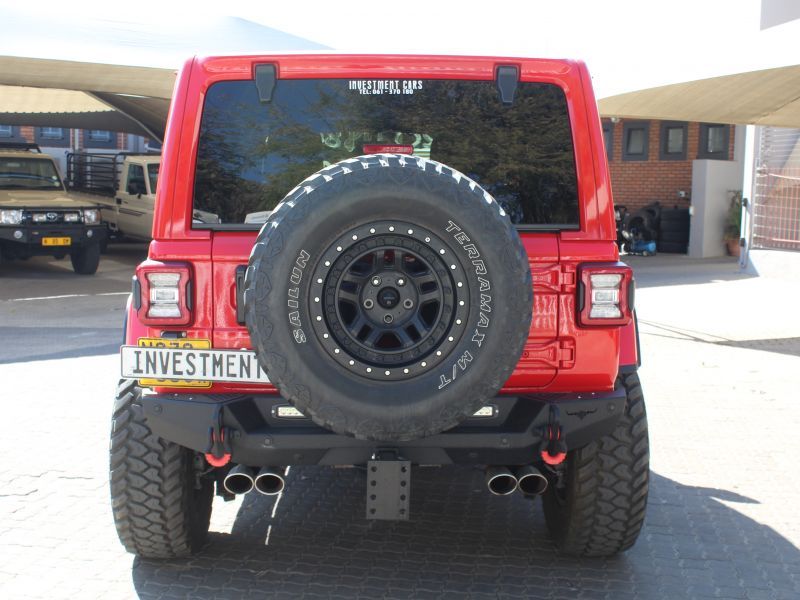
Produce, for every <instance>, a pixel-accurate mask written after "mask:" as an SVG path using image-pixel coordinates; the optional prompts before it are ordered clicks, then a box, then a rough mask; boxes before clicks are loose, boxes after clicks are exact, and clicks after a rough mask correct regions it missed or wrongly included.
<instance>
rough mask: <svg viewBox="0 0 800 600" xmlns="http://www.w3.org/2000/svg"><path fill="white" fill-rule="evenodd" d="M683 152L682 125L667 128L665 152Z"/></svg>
mask: <svg viewBox="0 0 800 600" xmlns="http://www.w3.org/2000/svg"><path fill="white" fill-rule="evenodd" d="M681 152H683V127H668V128H667V153H668V154H680V153H681Z"/></svg>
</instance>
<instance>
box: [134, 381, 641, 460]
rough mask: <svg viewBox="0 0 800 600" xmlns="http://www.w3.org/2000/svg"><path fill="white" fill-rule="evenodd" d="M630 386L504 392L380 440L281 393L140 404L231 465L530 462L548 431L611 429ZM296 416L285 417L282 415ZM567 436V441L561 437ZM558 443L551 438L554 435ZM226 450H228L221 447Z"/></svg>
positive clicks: (592, 433)
mask: <svg viewBox="0 0 800 600" xmlns="http://www.w3.org/2000/svg"><path fill="white" fill-rule="evenodd" d="M625 400H626V398H625V390H624V388H622V387H617V389H615V390H613V391H611V392H602V393H582V394H542V395H525V396H497V397H495V398H493V399H492V400H491V401H490V402H487V403H486V406H487V407H491V411H489V410H488V409H487V410H484V411H482V412H485V413H487V414H488V413H489V412H491V416H481V417H478V416H475V417H471V418H469V419H467V420H465V421H464V422H463V423H461V424H460V425H459V426H458V427H455V428H453V429H451V430H449V431H446V432H443V433H440V434H438V435H434V436H430V437H427V438H423V439H418V440H412V441H407V442H386V443H381V442H373V441H364V440H357V439H354V438H351V437H347V436H344V435H339V434H336V433H333V432H331V431H329V430H327V429H324V428H322V427H319V426H317V425H315V424H314V423H313V422H312V421H311V420H310V419H308V418H305V417H303V416H302V415H299V414H298V413H296V412H295V411H293V410H292V409H291V408H290V407H289V405H288V404H287V402H286V400H284V399H283V398H281V397H280V396H276V395H241V396H239V395H204V394H202V393H181V394H145V395H143V396H142V398H141V410H142V411H143V414H144V416H145V417H146V419H147V423H148V425H149V426H150V428H151V429H152V431H153V432H154V433H155V434H156V435H158V436H159V437H161V438H164V439H166V440H169V441H172V442H175V443H177V444H180V445H181V446H185V447H187V448H190V449H192V450H196V451H198V452H203V453H208V452H209V451H210V450H213V449H214V448H217V449H219V448H221V447H222V445H220V444H219V439H217V440H216V442H217V445H216V446H215V445H214V444H213V443H212V441H213V438H214V437H215V436H219V432H222V433H223V437H224V440H223V442H224V444H223V445H224V447H225V449H226V452H229V453H230V457H229V460H230V462H232V463H239V464H244V465H248V466H252V467H257V466H284V465H352V464H365V463H366V462H367V461H369V460H370V459H371V458H372V457H373V456H375V455H376V454H380V453H381V452H382V451H385V450H391V451H394V452H396V454H397V455H398V456H400V457H402V458H403V460H407V461H410V462H411V463H413V464H422V465H444V464H479V465H525V464H530V463H535V462H539V461H541V460H542V454H541V453H542V451H543V448H546V447H547V444H548V440H547V439H546V437H547V436H548V432H550V434H552V432H554V431H560V432H561V437H560V440H558V442H559V444H560V445H561V447H562V449H564V450H572V449H574V448H579V447H581V446H584V445H586V444H588V443H589V442H591V441H592V440H595V439H597V438H600V437H602V436H603V435H606V434H608V433H610V432H611V431H612V430H613V429H614V427H615V425H616V422H617V420H618V419H619V417H620V415H621V414H622V413H623V411H624V408H625ZM287 413H288V414H292V413H294V414H295V416H279V415H281V414H287ZM561 442H563V443H561ZM551 443H552V440H551ZM220 453H221V451H220Z"/></svg>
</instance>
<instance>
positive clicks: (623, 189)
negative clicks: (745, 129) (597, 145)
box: [603, 119, 734, 210]
mask: <svg viewBox="0 0 800 600" xmlns="http://www.w3.org/2000/svg"><path fill="white" fill-rule="evenodd" d="M606 123H609V124H611V125H612V127H613V129H614V138H613V141H614V148H613V150H612V152H611V153H610V155H609V158H610V160H609V163H608V164H609V168H610V170H611V189H612V191H613V193H614V202H615V203H616V204H623V205H625V206H627V207H628V210H631V209H635V208H639V207H642V206H644V205H646V204H650V203H651V202H653V201H654V200H658V201H659V202H661V204H662V205H663V206H667V207H672V206H679V207H683V208H685V207H688V206H689V203H690V202H691V199H690V198H689V196H690V195H691V192H692V161H693V160H694V159H696V158H697V146H698V143H699V136H700V123H689V125H688V131H687V134H688V135H687V148H686V160H660V159H659V147H660V143H661V122H660V121H650V130H649V131H650V133H649V143H648V153H647V160H644V161H623V160H622V143H623V126H624V123H625V122H624V121H623V120H620V121H619V122H618V123H611V122H610V121H609V120H607V119H603V124H604V125H605V124H606ZM733 138H734V128H733V126H731V130H730V136H729V142H728V158H729V159H730V160H732V159H733ZM679 191H685V192H686V194H687V197H686V198H679V197H678V192H679Z"/></svg>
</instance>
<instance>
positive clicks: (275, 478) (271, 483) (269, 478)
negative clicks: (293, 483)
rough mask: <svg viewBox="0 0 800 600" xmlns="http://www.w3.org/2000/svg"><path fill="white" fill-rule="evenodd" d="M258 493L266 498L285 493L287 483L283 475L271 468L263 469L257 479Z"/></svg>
mask: <svg viewBox="0 0 800 600" xmlns="http://www.w3.org/2000/svg"><path fill="white" fill-rule="evenodd" d="M255 487H256V491H257V492H258V493H260V494H264V495H265V496H275V495H276V494H280V493H281V492H282V491H283V488H284V487H286V482H285V481H284V479H283V473H282V472H280V471H276V470H275V469H273V468H271V467H264V468H262V469H261V470H260V471H259V472H258V474H257V475H256V478H255Z"/></svg>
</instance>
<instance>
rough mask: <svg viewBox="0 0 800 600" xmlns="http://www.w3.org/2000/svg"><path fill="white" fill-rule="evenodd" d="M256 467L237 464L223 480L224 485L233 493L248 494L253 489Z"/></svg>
mask: <svg viewBox="0 0 800 600" xmlns="http://www.w3.org/2000/svg"><path fill="white" fill-rule="evenodd" d="M253 472H254V469H252V468H250V467H245V466H244V465H236V466H235V467H233V468H232V469H231V470H230V471H228V474H227V475H225V479H224V480H223V481H222V485H223V486H224V487H225V489H226V490H228V491H229V492H230V493H231V494H246V493H247V492H249V491H250V490H252V489H253V486H254V485H255V482H254V481H253Z"/></svg>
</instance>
